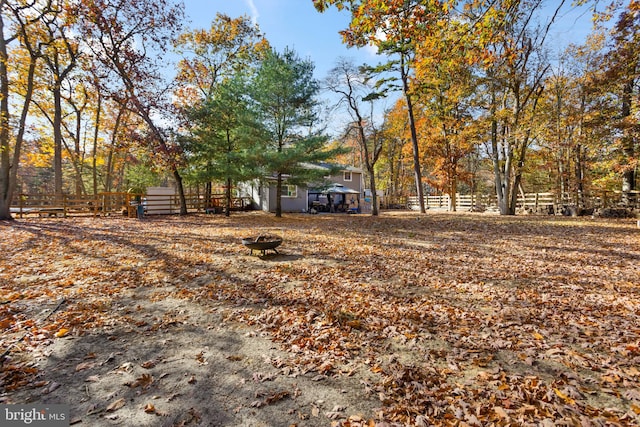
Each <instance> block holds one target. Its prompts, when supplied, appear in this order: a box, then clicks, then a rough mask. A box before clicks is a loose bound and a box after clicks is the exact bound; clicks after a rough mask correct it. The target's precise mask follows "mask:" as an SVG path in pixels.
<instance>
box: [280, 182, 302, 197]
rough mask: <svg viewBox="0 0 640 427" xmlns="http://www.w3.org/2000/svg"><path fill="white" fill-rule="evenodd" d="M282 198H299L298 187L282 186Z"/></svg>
mask: <svg viewBox="0 0 640 427" xmlns="http://www.w3.org/2000/svg"><path fill="white" fill-rule="evenodd" d="M282 197H292V198H295V197H298V187H296V186H295V185H289V184H282Z"/></svg>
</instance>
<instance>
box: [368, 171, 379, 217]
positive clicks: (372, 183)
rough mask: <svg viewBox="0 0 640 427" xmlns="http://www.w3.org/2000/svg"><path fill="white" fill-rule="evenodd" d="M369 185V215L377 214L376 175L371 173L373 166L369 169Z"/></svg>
mask: <svg viewBox="0 0 640 427" xmlns="http://www.w3.org/2000/svg"><path fill="white" fill-rule="evenodd" d="M369 187H371V215H372V216H378V215H379V213H380V212H378V194H377V193H378V192H377V191H376V177H375V175H374V173H373V167H372V168H371V170H370V171H369Z"/></svg>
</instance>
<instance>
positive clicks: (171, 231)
mask: <svg viewBox="0 0 640 427" xmlns="http://www.w3.org/2000/svg"><path fill="white" fill-rule="evenodd" d="M27 224H29V226H28V227H27ZM632 225H633V227H631V226H630V225H629V224H627V223H623V222H611V223H608V222H605V221H600V220H588V221H579V220H573V219H566V218H563V219H562V221H560V220H557V219H555V218H539V217H538V218H531V217H528V218H521V217H515V218H513V217H512V218H503V217H495V216H489V215H463V214H458V215H452V214H433V213H430V214H427V215H417V214H412V213H406V212H384V213H383V214H382V215H381V216H380V217H379V218H370V217H366V216H349V217H347V216H346V215H313V216H312V215H285V218H282V219H280V220H277V221H276V220H274V219H272V218H271V217H270V216H267V215H263V214H261V213H247V214H244V213H243V214H239V215H237V216H236V217H234V218H232V222H228V220H226V219H223V218H220V217H215V216H210V215H209V216H206V217H205V216H193V217H181V218H177V217H176V218H151V219H149V220H148V221H145V222H143V223H141V222H131V221H126V220H118V219H108V220H100V221H94V220H86V221H85V220H81V219H78V220H75V219H74V220H73V222H71V221H69V220H58V219H52V220H48V221H47V222H46V227H45V226H42V227H41V228H42V230H41V231H40V232H41V233H47V236H46V237H47V239H46V240H47V241H46V242H42V241H39V240H36V241H32V240H30V239H29V238H28V236H30V235H31V232H30V231H29V229H30V228H33V227H39V226H38V225H37V224H36V225H34V224H30V223H27V222H26V221H25V222H20V221H17V222H16V225H15V226H14V227H13V231H11V232H10V234H11V236H10V237H11V238H13V237H14V236H17V237H16V238H15V239H14V241H15V242H17V244H24V245H27V244H33V245H34V246H33V248H32V249H23V250H16V249H15V248H13V247H10V246H11V245H9V243H6V242H7V241H6V240H2V241H0V254H8V255H3V256H6V257H8V261H9V262H10V263H11V265H13V267H12V269H11V274H7V272H5V271H0V283H2V291H3V295H13V293H14V292H15V293H16V295H26V292H29V298H28V301H25V299H24V297H16V298H11V300H10V302H8V303H6V304H3V305H2V306H0V310H1V311H0V319H4V321H5V324H8V323H7V321H9V322H12V323H11V324H10V325H9V326H8V327H7V329H5V330H4V331H3V332H5V333H3V334H2V336H0V340H2V343H3V345H2V348H5V347H6V346H5V345H4V344H11V343H13V342H15V341H16V339H17V338H16V337H14V338H13V339H9V338H7V337H6V335H9V336H11V335H13V336H15V335H16V333H17V331H21V330H22V329H23V328H24V330H25V331H27V332H29V336H28V337H27V339H25V341H24V343H21V345H20V346H16V348H14V350H12V352H11V354H10V355H9V356H10V357H11V358H13V359H14V360H12V361H11V363H5V364H4V365H3V367H2V371H1V372H0V379H1V380H2V381H3V384H6V385H7V389H8V390H15V389H20V388H22V387H27V386H29V385H33V384H36V383H37V381H41V380H42V379H41V378H38V377H36V376H35V373H37V369H36V368H35V366H36V365H34V364H31V365H30V364H29V363H26V362H28V360H27V361H25V363H23V362H22V359H21V358H25V359H28V356H29V354H30V352H31V351H32V350H40V351H41V350H43V349H44V348H45V345H46V344H48V343H51V342H53V343H56V341H57V340H55V339H53V338H55V334H56V333H60V332H61V331H62V330H63V329H67V330H68V331H67V333H68V334H71V332H69V331H73V339H70V340H69V341H68V342H66V341H65V342H64V345H65V347H66V346H67V344H69V345H78V344H80V343H83V342H84V341H83V340H85V339H91V337H92V336H93V335H94V334H95V333H96V332H98V333H100V334H103V333H105V332H104V331H106V337H105V339H102V338H101V340H102V341H104V342H106V343H107V344H108V345H109V346H110V347H113V346H118V345H120V343H121V342H122V341H121V340H122V337H123V335H118V332H117V331H125V332H120V333H121V334H122V333H126V334H127V336H128V339H131V340H133V341H135V342H136V343H138V342H139V343H140V345H148V346H150V348H154V349H155V348H156V347H151V346H152V345H155V344H158V343H160V342H171V341H172V340H178V339H180V337H182V336H183V335H182V334H188V333H189V331H191V330H193V328H196V327H199V328H201V329H199V331H205V330H206V331H211V332H212V333H213V332H215V336H216V337H218V336H220V335H221V334H224V333H226V334H229V335H228V337H230V339H229V342H234V343H235V342H236V339H237V335H235V334H237V331H235V330H231V329H229V328H230V325H233V324H234V322H243V323H245V324H248V325H250V326H251V328H252V329H251V330H250V331H248V332H247V334H249V335H247V336H245V337H244V338H247V337H249V338H247V339H251V337H254V336H264V337H269V338H270V339H272V341H273V344H271V345H272V347H280V349H281V350H284V351H286V353H284V356H278V357H273V358H272V359H271V360H270V363H271V365H272V366H273V368H275V369H265V368H264V366H263V367H261V368H253V369H252V370H251V371H249V374H248V376H247V377H246V378H244V383H243V384H244V386H246V387H259V388H260V390H259V391H260V393H255V394H252V395H251V397H250V398H249V399H248V400H247V401H246V405H247V406H249V403H250V402H252V401H255V402H256V405H257V406H256V407H266V406H268V405H283V407H288V406H287V405H295V403H296V401H297V399H293V397H296V396H295V395H294V394H293V392H290V393H292V394H291V395H290V396H286V395H284V394H282V393H283V392H284V390H285V389H284V388H280V387H279V384H280V383H279V381H281V380H282V379H284V378H289V377H301V376H302V377H304V378H306V379H308V380H309V381H311V380H313V379H316V380H317V382H314V381H312V382H313V384H314V385H316V386H318V387H320V386H324V385H327V386H330V385H333V384H334V382H336V383H337V381H342V380H344V378H343V377H345V376H352V377H353V378H348V379H349V380H351V379H353V380H354V381H355V382H356V383H357V384H363V389H364V390H365V391H362V392H363V393H366V394H367V395H370V396H373V397H374V398H376V399H378V400H379V402H376V403H377V404H379V405H380V406H382V409H381V411H382V415H379V417H378V415H377V414H376V417H377V418H376V419H378V418H379V420H380V421H381V420H384V421H385V422H387V423H398V424H402V425H405V424H406V425H420V424H423V425H444V424H445V421H446V423H448V424H451V425H454V424H455V425H463V424H464V423H467V424H469V425H470V424H472V421H473V420H474V419H475V420H477V421H478V422H477V423H476V424H481V425H484V424H486V425H490V424H492V423H493V424H495V425H507V424H514V423H535V422H537V420H541V419H545V418H548V419H549V420H553V422H554V423H565V424H571V425H573V424H577V425H579V424H580V419H582V418H584V417H586V418H585V419H590V420H594V421H593V422H594V424H595V423H600V424H607V423H610V424H616V423H617V424H619V425H630V424H633V423H632V422H631V421H629V420H633V422H635V421H636V419H637V418H632V417H637V416H638V415H640V414H638V409H637V408H638V407H640V404H638V402H640V395H638V393H637V390H638V388H640V373H639V372H640V371H639V370H638V368H637V367H636V365H637V364H635V363H634V362H635V360H636V358H637V357H638V356H639V354H640V350H639V348H640V347H639V343H640V335H639V334H640V330H639V329H638V327H637V324H638V319H637V313H636V312H637V310H636V308H637V306H638V296H637V289H636V287H634V286H633V285H632V284H634V283H637V277H638V275H639V274H640V271H639V268H640V267H639V266H638V264H637V262H636V261H637V257H638V256H640V247H639V246H638V242H637V239H636V237H637V234H633V233H635V231H636V229H635V224H632ZM247 230H251V231H255V230H260V231H261V232H262V231H264V232H268V233H278V234H282V235H283V237H284V243H283V245H282V251H281V252H282V255H280V256H274V257H273V258H269V259H260V258H257V257H249V256H248V255H247V254H246V251H245V248H244V247H242V245H241V244H239V243H238V242H239V238H241V237H242V236H244V235H246V234H247ZM140 242H145V243H144V244H141V243H140ZM594 248H601V249H602V248H604V249H606V250H604V249H603V250H594ZM3 250H4V252H3ZM68 252H73V253H74V263H69V261H70V260H69V259H65V257H66V255H67V254H68ZM43 278H46V280H45V279H43ZM61 283H64V284H65V285H66V287H65V288H64V289H66V290H67V291H69V292H70V294H71V295H73V296H72V297H70V298H69V302H68V304H67V305H66V306H65V307H63V309H61V310H60V311H59V312H57V313H55V314H54V315H52V316H51V317H50V318H49V319H47V321H46V322H44V323H43V322H41V321H40V320H41V317H38V315H37V314H38V313H41V312H43V310H42V309H41V307H46V308H49V307H50V306H51V305H52V304H51V301H52V296H53V297H54V298H55V297H56V296H57V295H58V293H59V292H60V287H59V286H57V285H58V284H61ZM25 284H27V285H28V286H25ZM78 288H82V290H83V291H82V293H79V292H78ZM47 291H49V292H53V295H52V296H48V295H47V293H46V292H47ZM38 304H40V306H41V307H39V306H38ZM36 307H38V308H36ZM199 310H200V311H207V312H208V313H209V314H213V313H215V314H216V316H217V315H218V314H219V318H220V319H222V321H221V322H218V321H213V322H212V321H211V319H212V318H211V317H208V318H207V319H206V321H204V322H197V321H198V319H197V318H196V317H195V313H196V312H197V311H199ZM12 316H13V317H12ZM215 318H216V319H218V317H215ZM98 327H99V328H98ZM67 336H69V335H67ZM138 338H140V339H138ZM128 342H130V341H128ZM212 342H213V341H212ZM215 342H217V341H215ZM222 342H224V341H222ZM143 343H144V344H143ZM56 344H60V342H59V341H58V342H57V343H56ZM212 345H213V344H211V346H210V345H209V344H206V346H205V344H202V343H198V344H197V346H196V347H191V349H190V350H189V351H188V352H187V351H185V352H184V353H183V354H182V355H177V356H176V357H178V358H179V360H180V362H179V364H181V365H182V364H190V366H191V369H189V370H188V371H184V372H183V371H180V372H178V375H175V374H176V372H173V371H172V372H169V371H164V370H165V368H168V367H169V366H170V364H169V363H168V362H167V361H166V360H165V359H163V358H162V357H161V355H158V354H156V353H154V352H145V353H142V354H141V355H140V357H139V358H137V359H133V358H128V359H127V360H129V361H130V362H125V361H123V360H118V361H117V362H113V359H114V358H115V359H120V358H121V357H122V356H121V355H118V354H117V352H116V350H115V349H113V350H109V352H111V351H113V352H116V353H115V354H113V355H110V356H109V357H108V358H107V354H108V353H107V354H101V353H100V352H99V351H97V350H96V349H94V348H91V350H86V349H84V350H83V352H82V353H81V354H80V355H79V356H78V358H77V359H74V360H77V361H76V362H74V363H73V364H72V365H71V366H70V368H69V370H70V371H71V374H72V376H73V377H77V378H74V379H73V380H75V381H80V386H81V387H85V386H87V385H88V386H89V387H93V386H95V385H97V384H99V383H100V382H101V381H104V380H105V378H108V377H109V376H110V375H112V374H113V375H122V376H126V378H127V380H124V381H128V382H127V387H122V384H123V382H124V381H118V382H117V384H118V385H119V386H120V387H121V390H122V391H123V392H124V393H127V394H128V396H126V399H125V402H126V405H125V406H126V407H127V408H125V409H122V408H123V407H120V408H119V409H116V408H117V407H118V406H119V405H121V404H122V403H123V402H120V403H117V402H118V401H119V399H120V398H121V397H122V396H112V397H109V399H104V400H103V401H102V402H103V403H100V410H101V411H104V407H105V405H107V404H109V407H111V410H110V411H109V416H115V415H121V412H122V413H123V412H124V411H126V410H135V411H139V412H141V413H142V414H141V415H142V416H149V417H152V416H155V415H146V414H156V415H159V411H158V407H160V406H161V405H160V403H158V402H160V400H145V401H142V402H140V401H138V402H136V403H135V405H132V404H129V400H127V399H129V398H130V397H132V396H135V397H138V396H144V398H145V399H147V398H151V396H150V394H151V393H150V390H153V393H154V394H158V395H160V394H161V393H160V392H159V390H160V389H161V388H162V387H163V385H165V384H164V383H166V384H170V385H171V387H174V386H175V387H180V390H183V389H185V388H186V389H191V388H194V389H197V388H198V387H200V386H202V387H207V386H209V384H210V379H209V378H208V377H207V376H206V375H203V372H204V371H207V372H209V371H211V372H213V373H214V374H215V376H218V375H223V374H224V373H222V372H218V371H217V370H216V369H218V365H217V363H214V362H213V361H214V357H215V353H216V351H217V350H214V349H213V347H212ZM162 347H163V346H162V345H159V346H158V348H162ZM227 350H228V352H227V353H226V354H224V355H223V356H222V360H223V361H225V362H228V363H231V364H233V366H234V368H233V369H232V370H233V371H236V370H237V371H242V370H243V368H244V366H245V365H246V366H249V365H250V363H252V359H254V358H256V357H257V356H255V355H248V354H246V353H244V352H243V350H242V349H240V348H235V347H234V348H231V349H227ZM88 351H91V352H94V354H93V355H92V354H91V353H89V354H87V352H88ZM107 361H108V362H107ZM118 366H119V367H118ZM236 367H237V368H236ZM160 368H162V369H163V372H159V371H158V370H159V369H160ZM74 369H78V370H77V372H76V371H75V370H74ZM136 370H138V371H136ZM143 373H144V374H143ZM252 373H255V374H252ZM164 375H166V376H164ZM164 378H166V380H165V379H164ZM36 379H37V381H36ZM216 380H217V379H216ZM57 381H59V382H60V380H59V379H58V380H57ZM172 381H173V382H172ZM267 386H273V387H274V389H271V390H267V389H266V388H265V387H267ZM276 387H277V388H276ZM350 392H354V393H359V392H361V391H359V390H356V391H351V390H350ZM171 393H175V391H172V392H171ZM171 393H169V394H171ZM163 397H164V396H163ZM153 399H155V396H154V397H153ZM179 400H180V397H179V396H178V395H177V394H173V395H172V396H171V397H167V398H166V402H167V403H171V404H176V402H177V401H179ZM104 402H107V403H104ZM150 402H153V404H152V403H150ZM338 403H341V402H338ZM314 405H315V406H314V407H315V409H313V408H314V407H309V409H308V411H307V413H303V414H302V415H301V417H302V416H308V417H314V418H316V417H320V418H322V417H323V416H325V418H326V414H328V413H330V414H331V416H332V417H335V418H330V420H331V422H333V423H335V425H340V426H346V425H350V426H363V425H368V423H369V421H368V420H369V416H370V415H373V414H364V415H363V416H362V417H361V418H357V417H356V416H350V414H349V413H348V410H350V408H349V409H344V410H341V411H329V409H331V408H332V407H333V402H332V403H331V404H330V405H329V406H326V407H324V408H323V409H322V410H321V409H320V408H321V407H322V406H321V405H320V404H317V403H316V404H314ZM632 405H633V406H632ZM129 406H131V408H129ZM569 407H570V409H568V408H569ZM163 409H164V408H163ZM245 409H246V408H245ZM278 409H280V408H278ZM242 410H243V409H242V408H241V409H239V413H242ZM117 411H118V412H117ZM145 412H146V414H145ZM294 414H295V412H294ZM172 415H173V414H172ZM300 419H304V418H300ZM325 421H328V420H325ZM381 422H382V421H381ZM318 424H321V423H318ZM636 424H637V423H636Z"/></svg>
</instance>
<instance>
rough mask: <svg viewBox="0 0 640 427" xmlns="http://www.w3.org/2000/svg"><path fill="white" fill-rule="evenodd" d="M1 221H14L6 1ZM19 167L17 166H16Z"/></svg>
mask: <svg viewBox="0 0 640 427" xmlns="http://www.w3.org/2000/svg"><path fill="white" fill-rule="evenodd" d="M0 12H1V14H2V16H0V220H6V219H12V217H11V198H12V197H13V194H12V191H11V187H12V184H13V183H12V182H11V179H10V176H11V174H10V171H11V150H10V147H9V145H10V144H9V138H10V133H9V71H8V70H7V64H8V62H9V61H8V58H9V56H8V53H7V44H6V40H5V38H4V1H2V2H1V3H0ZM15 166H17V165H15Z"/></svg>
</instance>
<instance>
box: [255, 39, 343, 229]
mask: <svg viewBox="0 0 640 427" xmlns="http://www.w3.org/2000/svg"><path fill="white" fill-rule="evenodd" d="M313 68H314V66H313V63H312V62H310V61H308V60H302V59H300V58H299V57H298V56H297V55H296V53H295V52H294V51H293V50H290V49H285V51H284V53H278V52H276V51H274V50H271V51H270V52H269V53H268V54H267V55H266V57H265V59H264V60H263V61H262V63H261V64H260V67H259V68H258V70H257V73H256V76H255V79H254V82H253V85H252V87H253V90H252V98H253V101H254V107H255V109H256V112H257V113H258V116H259V118H260V122H261V123H262V124H263V126H264V128H265V131H266V139H265V140H264V152H263V155H262V161H263V165H264V168H265V171H266V173H267V174H268V175H270V176H271V177H273V178H274V179H275V180H276V216H277V217H280V216H282V187H283V181H284V179H285V178H286V180H287V183H289V184H292V185H304V184H308V183H310V182H316V181H320V180H322V177H323V176H324V175H325V174H326V173H327V172H326V170H324V171H323V170H319V169H314V168H310V167H308V163H317V162H325V161H327V160H329V159H331V158H332V157H334V156H336V155H337V154H339V153H341V152H343V151H344V150H343V149H342V148H341V147H337V148H334V149H329V148H328V147H327V140H328V137H327V136H326V135H325V134H323V132H322V131H318V130H316V123H317V120H318V111H317V110H318V108H317V107H318V102H317V101H316V96H317V94H318V90H319V85H318V82H317V81H316V80H315V79H314V78H313Z"/></svg>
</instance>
